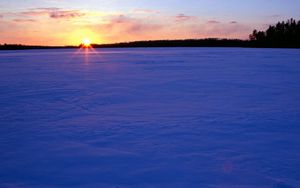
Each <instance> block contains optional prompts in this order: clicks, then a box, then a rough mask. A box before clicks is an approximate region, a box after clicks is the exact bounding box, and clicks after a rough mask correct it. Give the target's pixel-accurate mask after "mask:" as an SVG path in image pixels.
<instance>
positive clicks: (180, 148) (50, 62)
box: [0, 48, 300, 188]
mask: <svg viewBox="0 0 300 188" xmlns="http://www.w3.org/2000/svg"><path fill="white" fill-rule="evenodd" d="M0 187H1V188H2V187H3V188H16V187H22V188H23V187H25V188H27V187H34V188H43V187H45V188H52V187H70V188H71V187H72V188H73V187H75V188H77V187H92V188H93V187H95V188H96V187H97V188H98V187H101V188H102V187H104V188H106V187H107V188H117V187H118V188H123V187H126V188H127V187H128V188H141V187H145V188H149V187H155V188H167V187H170V188H199V187H211V188H229V187H230V188H231V187H236V188H240V187H246V188H250V187H251V188H252V187H253V188H254V187H255V188H256V187H258V188H260V187H266V188H267V187H271V188H296V187H300V50H297V49H294V50H293V49H246V48H245V49H243V48H154V49H143V48H139V49H98V50H97V51H96V52H89V53H85V52H84V51H77V50H75V49H66V50H28V51H2V52H0Z"/></svg>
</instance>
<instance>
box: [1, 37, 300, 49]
mask: <svg viewBox="0 0 300 188" xmlns="http://www.w3.org/2000/svg"><path fill="white" fill-rule="evenodd" d="M91 46H92V47H93V48H141V47H142V48H157V47H160V48H167V47H242V48H300V46H299V45H294V44H291V45H284V46H283V45H272V46H271V45H263V44H260V43H259V42H257V41H250V40H240V39H188V40H151V41H134V42H122V43H114V44H92V45H91ZM81 47H83V46H82V45H79V46H38V45H19V44H4V45H0V50H34V49H70V48H81Z"/></svg>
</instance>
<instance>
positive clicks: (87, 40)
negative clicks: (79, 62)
mask: <svg viewBox="0 0 300 188" xmlns="http://www.w3.org/2000/svg"><path fill="white" fill-rule="evenodd" d="M82 44H83V46H84V47H86V48H88V47H91V41H90V39H88V38H84V39H83V40H82Z"/></svg>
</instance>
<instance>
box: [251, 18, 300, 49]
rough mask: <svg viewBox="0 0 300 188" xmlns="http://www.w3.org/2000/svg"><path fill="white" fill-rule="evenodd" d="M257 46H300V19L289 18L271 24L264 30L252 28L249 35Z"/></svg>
mask: <svg viewBox="0 0 300 188" xmlns="http://www.w3.org/2000/svg"><path fill="white" fill-rule="evenodd" d="M249 39H250V42H251V43H252V45H254V46H257V47H283V48H284V47H291V48H293V47H295V48H299V47H300V20H299V21H296V20H295V19H293V18H291V19H289V20H287V21H286V22H284V21H283V22H278V23H277V24H276V25H271V26H269V28H268V29H267V30H266V31H257V30H254V31H253V33H252V34H251V35H250V36H249Z"/></svg>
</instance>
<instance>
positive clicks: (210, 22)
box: [207, 20, 220, 24]
mask: <svg viewBox="0 0 300 188" xmlns="http://www.w3.org/2000/svg"><path fill="white" fill-rule="evenodd" d="M207 23H208V24H219V23H220V22H219V21H217V20H209V21H207Z"/></svg>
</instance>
